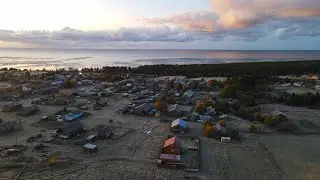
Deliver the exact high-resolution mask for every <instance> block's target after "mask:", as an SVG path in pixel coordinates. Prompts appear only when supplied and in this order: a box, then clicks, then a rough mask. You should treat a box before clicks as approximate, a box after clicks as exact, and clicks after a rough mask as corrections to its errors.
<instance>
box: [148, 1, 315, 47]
mask: <svg viewBox="0 0 320 180" xmlns="http://www.w3.org/2000/svg"><path fill="white" fill-rule="evenodd" d="M319 17H320V1H319V0H212V1H211V11H204V12H193V13H184V14H179V15H175V16H171V17H168V18H162V19H159V18H158V19H144V21H145V22H147V23H150V24H163V25H167V26H178V27H179V28H181V29H183V30H185V31H189V32H198V33H202V34H206V35H207V36H210V37H211V38H219V37H220V38H221V37H224V38H234V39H241V40H245V41H247V40H249V41H255V40H257V39H259V38H261V37H264V36H268V35H272V34H274V35H276V36H279V37H280V38H288V37H290V36H291V37H292V36H319V29H320V23H319Z"/></svg>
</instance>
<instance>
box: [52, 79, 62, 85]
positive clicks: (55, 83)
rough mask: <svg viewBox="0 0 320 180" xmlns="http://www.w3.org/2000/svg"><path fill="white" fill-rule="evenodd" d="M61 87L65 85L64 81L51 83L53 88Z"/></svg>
mask: <svg viewBox="0 0 320 180" xmlns="http://www.w3.org/2000/svg"><path fill="white" fill-rule="evenodd" d="M61 85H63V81H61V80H58V81H53V82H52V83H51V86H61Z"/></svg>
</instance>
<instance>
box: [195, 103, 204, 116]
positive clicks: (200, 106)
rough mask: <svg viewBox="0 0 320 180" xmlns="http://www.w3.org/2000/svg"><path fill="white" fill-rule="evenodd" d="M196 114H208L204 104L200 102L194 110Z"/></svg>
mask: <svg viewBox="0 0 320 180" xmlns="http://www.w3.org/2000/svg"><path fill="white" fill-rule="evenodd" d="M194 112H197V113H199V114H204V113H205V112H206V107H205V105H204V104H203V102H199V103H198V104H197V105H196V107H195V108H194Z"/></svg>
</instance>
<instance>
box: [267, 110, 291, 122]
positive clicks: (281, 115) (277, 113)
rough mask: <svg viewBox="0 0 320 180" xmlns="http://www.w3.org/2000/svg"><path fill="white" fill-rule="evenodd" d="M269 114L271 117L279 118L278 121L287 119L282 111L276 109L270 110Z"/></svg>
mask: <svg viewBox="0 0 320 180" xmlns="http://www.w3.org/2000/svg"><path fill="white" fill-rule="evenodd" d="M270 115H271V116H273V117H277V118H279V120H280V122H287V121H288V118H287V116H286V115H285V114H284V113H282V112H280V111H278V110H273V111H271V112H270Z"/></svg>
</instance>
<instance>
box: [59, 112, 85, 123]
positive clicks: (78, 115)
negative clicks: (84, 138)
mask: <svg viewBox="0 0 320 180" xmlns="http://www.w3.org/2000/svg"><path fill="white" fill-rule="evenodd" d="M83 115H84V114H83V112H79V113H70V114H66V115H64V116H63V119H64V120H65V121H74V120H77V119H80V118H82V117H83Z"/></svg>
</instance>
